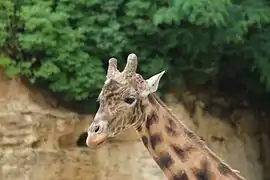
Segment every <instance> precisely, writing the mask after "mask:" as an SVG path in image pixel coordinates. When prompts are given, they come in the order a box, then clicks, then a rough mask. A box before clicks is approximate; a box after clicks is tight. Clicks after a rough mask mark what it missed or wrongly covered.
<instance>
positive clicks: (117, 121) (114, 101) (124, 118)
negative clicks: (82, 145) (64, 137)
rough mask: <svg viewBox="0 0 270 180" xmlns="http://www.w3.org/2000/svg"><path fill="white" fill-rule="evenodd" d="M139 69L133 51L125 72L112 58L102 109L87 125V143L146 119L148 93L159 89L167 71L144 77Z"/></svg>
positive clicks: (93, 144) (98, 142)
mask: <svg viewBox="0 0 270 180" xmlns="http://www.w3.org/2000/svg"><path fill="white" fill-rule="evenodd" d="M136 70H137V56H136V55H135V54H133V53H132V54H130V55H129V56H128V58H127V64H126V66H125V68H124V70H123V71H122V72H120V71H119V70H118V69H117V60H116V59H115V58H111V59H110V60H109V66H108V70H107V76H106V81H105V83H104V86H103V88H102V90H101V92H100V94H99V97H98V101H99V109H98V111H97V113H96V115H95V117H94V120H93V122H92V123H91V125H90V126H89V128H88V136H87V140H86V144H87V146H96V145H99V144H101V143H103V142H104V141H105V140H106V139H107V137H114V136H116V135H118V134H120V133H121V132H123V131H124V130H126V129H127V128H130V127H136V126H137V125H139V124H140V123H142V122H143V118H142V116H143V110H142V107H143V106H147V103H149V100H148V95H149V94H151V93H154V92H155V91H156V90H157V89H158V84H159V81H160V78H161V77H162V75H163V74H164V72H165V71H162V72H161V73H159V74H156V75H154V76H152V77H151V78H149V79H147V80H144V79H143V77H142V76H141V75H140V74H137V73H136Z"/></svg>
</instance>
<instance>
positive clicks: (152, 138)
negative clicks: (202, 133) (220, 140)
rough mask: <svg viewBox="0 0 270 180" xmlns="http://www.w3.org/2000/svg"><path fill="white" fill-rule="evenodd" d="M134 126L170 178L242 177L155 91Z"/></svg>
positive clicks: (219, 179)
mask: <svg viewBox="0 0 270 180" xmlns="http://www.w3.org/2000/svg"><path fill="white" fill-rule="evenodd" d="M149 101H150V103H151V107H150V108H148V109H147V110H146V112H145V113H146V114H147V115H146V116H145V120H144V121H143V123H142V124H141V125H140V126H138V128H137V129H136V130H137V132H138V134H139V135H140V137H141V140H142V142H143V144H144V146H145V147H146V148H147V149H148V151H149V153H150V154H151V155H152V157H153V159H154V160H155V162H156V163H157V164H158V166H159V167H160V168H161V169H162V170H163V172H164V174H165V175H166V176H167V178H168V179H170V180H244V178H243V177H241V176H240V175H238V173H237V172H236V171H235V170H233V169H232V168H230V167H229V166H228V165H227V164H225V163H224V162H223V161H222V160H221V159H219V158H218V157H217V156H216V155H215V154H214V153H213V152H212V151H211V150H210V149H209V148H208V147H207V146H206V144H205V143H204V142H203V141H201V140H200V138H199V136H197V135H196V134H194V133H193V132H192V131H190V130H189V129H188V128H187V127H186V126H185V125H184V124H182V123H181V122H180V121H178V120H177V119H176V117H175V116H174V115H173V114H172V113H171V112H170V110H169V109H168V108H167V107H166V105H165V104H164V103H163V102H162V101H161V100H160V99H159V98H158V97H157V96H156V95H154V94H151V95H149Z"/></svg>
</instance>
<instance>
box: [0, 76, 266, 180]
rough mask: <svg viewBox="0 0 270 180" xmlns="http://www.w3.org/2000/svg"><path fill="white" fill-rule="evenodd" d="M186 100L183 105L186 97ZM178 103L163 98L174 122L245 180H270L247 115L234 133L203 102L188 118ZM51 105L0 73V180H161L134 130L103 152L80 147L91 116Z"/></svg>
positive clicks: (261, 141)
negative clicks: (206, 110)
mask: <svg viewBox="0 0 270 180" xmlns="http://www.w3.org/2000/svg"><path fill="white" fill-rule="evenodd" d="M184 97H186V101H187V99H188V98H189V97H190V95H188V94H186V95H185V96H184ZM175 99H176V98H175V97H174V96H173V95H170V94H168V95H167V97H166V104H167V105H168V106H169V107H170V108H171V109H172V111H173V112H174V113H175V114H176V115H177V116H178V117H179V119H180V120H182V121H183V122H184V123H185V124H186V125H187V126H188V127H189V128H191V129H192V130H194V131H195V132H196V133H198V134H199V135H200V136H201V137H202V138H203V139H204V140H205V141H206V142H207V143H208V145H209V146H210V148H211V149H212V150H213V151H214V152H216V153H217V154H218V155H219V156H220V157H222V158H223V159H224V160H225V161H226V162H227V163H228V164H230V165H231V166H232V167H233V168H235V169H238V170H240V171H241V173H242V175H243V176H245V177H246V178H247V180H263V179H267V178H268V179H269V178H270V174H269V173H267V172H269V170H270V163H269V162H270V160H269V157H267V156H266V155H267V154H270V153H269V152H270V148H269V147H270V146H269V145H270V144H269V137H268V135H267V133H266V132H261V131H260V127H259V125H258V123H257V124H256V122H258V121H255V120H254V118H256V117H254V115H253V114H252V113H251V112H252V111H249V110H248V109H246V110H241V112H238V111H237V110H235V111H234V114H237V122H238V124H237V126H236V127H237V128H235V127H232V125H230V124H229V123H228V122H226V121H224V120H220V119H218V118H215V117H213V116H212V115H210V114H207V113H205V112H204V108H203V106H202V103H200V102H196V103H195V110H194V111H193V113H192V118H190V115H191V114H190V111H188V110H187V109H188V108H186V106H184V105H183V104H181V103H179V101H175ZM190 102H194V101H190ZM53 104H54V103H53V100H52V99H51V98H49V96H48V95H47V96H44V95H42V94H41V93H40V91H38V90H36V89H29V88H27V87H26V86H25V85H23V83H22V82H21V81H20V80H19V79H13V80H7V79H6V78H5V77H4V76H3V75H2V74H1V75H0V168H1V171H0V180H121V179H129V180H133V179H134V180H135V179H136V180H137V179H142V180H149V179H151V180H161V179H166V178H165V176H164V175H163V173H162V172H161V170H160V169H159V168H158V167H157V165H156V164H155V163H154V161H153V159H152V158H151V156H150V155H149V154H148V152H147V150H146V149H145V148H144V147H143V145H142V143H140V141H139V139H138V136H137V134H136V133H135V132H134V131H133V130H129V131H127V132H126V133H123V134H122V135H121V136H119V137H117V138H115V139H112V140H111V141H110V142H109V143H107V144H106V145H105V146H103V147H101V148H100V149H89V148H86V147H78V144H83V142H84V140H85V139H84V138H85V137H84V134H83V132H84V131H85V130H86V128H87V127H88V125H89V124H90V122H91V121H92V119H93V116H91V115H88V116H80V115H78V114H76V113H73V112H69V111H67V110H65V109H60V108H57V109H56V108H55V107H54V106H53ZM235 116H236V115H235ZM78 139H82V140H81V141H80V140H79V141H78Z"/></svg>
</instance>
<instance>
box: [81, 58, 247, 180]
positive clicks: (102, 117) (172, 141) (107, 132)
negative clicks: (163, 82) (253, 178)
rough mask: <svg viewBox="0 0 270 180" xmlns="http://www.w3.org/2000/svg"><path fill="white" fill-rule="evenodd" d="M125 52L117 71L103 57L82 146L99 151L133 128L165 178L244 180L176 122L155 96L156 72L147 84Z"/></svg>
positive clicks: (193, 134) (171, 179)
mask: <svg viewBox="0 0 270 180" xmlns="http://www.w3.org/2000/svg"><path fill="white" fill-rule="evenodd" d="M137 64H138V62H137V56H136V55H135V54H134V53H131V54H129V55H128V57H127V64H126V66H125V68H124V70H123V71H122V72H120V71H119V70H118V69H117V60H116V59H115V58H111V59H109V65H108V70H107V75H106V81H105V83H104V86H103V88H102V89H101V92H100V94H99V96H98V99H97V101H99V109H98V111H97V113H96V114H95V117H94V120H93V122H92V123H91V124H90V126H89V127H88V130H87V133H88V135H87V139H86V145H87V146H88V147H99V146H100V145H101V144H103V143H104V142H105V141H106V139H107V138H109V137H115V136H117V135H118V134H120V133H121V132H123V131H124V130H126V129H128V128H130V127H133V128H135V130H136V131H137V133H138V135H139V136H140V139H141V142H142V143H143V144H144V146H145V147H146V148H147V150H148V152H149V153H150V155H151V156H152V157H153V159H154V161H155V162H156V163H157V165H158V166H159V167H160V169H161V170H162V171H163V172H164V174H165V176H166V177H167V178H168V179H169V180H245V178H244V177H242V176H240V174H239V171H237V170H234V169H232V168H231V167H230V166H229V165H227V164H226V163H225V162H224V161H223V160H222V159H220V158H219V157H218V156H217V155H216V154H215V153H214V152H212V151H211V150H210V149H209V148H208V147H207V145H206V144H205V142H204V141H202V140H201V139H200V137H199V136H198V135H196V134H195V133H194V132H192V131H191V130H189V129H188V128H187V127H186V126H185V125H184V124H183V123H182V122H181V121H179V120H178V119H177V118H176V117H175V116H174V115H173V113H172V112H171V111H170V110H169V109H168V108H167V106H166V105H165V104H164V103H163V102H162V101H161V100H160V99H159V98H158V96H157V95H156V94H155V92H156V91H157V89H158V85H159V82H160V79H161V77H162V76H163V74H164V73H165V71H162V72H160V73H158V74H156V75H154V76H152V77H150V78H149V79H147V80H144V79H143V77H142V76H141V75H140V74H138V73H136V70H137Z"/></svg>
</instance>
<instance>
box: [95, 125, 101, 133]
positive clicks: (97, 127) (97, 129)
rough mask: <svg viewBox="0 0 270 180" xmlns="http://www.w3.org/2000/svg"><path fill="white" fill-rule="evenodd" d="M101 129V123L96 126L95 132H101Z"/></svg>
mask: <svg viewBox="0 0 270 180" xmlns="http://www.w3.org/2000/svg"><path fill="white" fill-rule="evenodd" d="M99 130H100V127H99V125H97V126H95V127H94V132H95V133H97V132H99Z"/></svg>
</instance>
